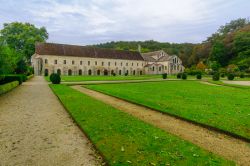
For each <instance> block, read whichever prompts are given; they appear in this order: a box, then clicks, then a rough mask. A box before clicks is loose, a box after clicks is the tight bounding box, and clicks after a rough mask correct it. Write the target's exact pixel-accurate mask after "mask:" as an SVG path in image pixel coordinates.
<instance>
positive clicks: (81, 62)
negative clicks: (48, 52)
mask: <svg viewBox="0 0 250 166" xmlns="http://www.w3.org/2000/svg"><path fill="white" fill-rule="evenodd" d="M44 63H45V64H48V63H49V62H48V59H45V61H44ZM57 63H58V62H57V60H54V64H55V65H56V64H57ZM63 64H67V61H66V60H63ZM71 64H72V65H74V64H75V61H74V60H72V61H71ZM79 64H80V65H83V61H80V62H79ZM90 64H91V62H90V61H88V66H90ZM119 64H120V66H123V65H126V66H128V65H129V63H128V62H127V63H123V62H121V63H119ZM119 64H118V63H117V62H115V66H117V65H119ZM95 65H96V66H97V65H98V62H97V61H95ZM101 65H102V66H104V65H105V63H104V62H101ZM110 65H111V62H108V66H110ZM134 65H136V66H139V63H133V62H132V63H131V66H134ZM141 65H142V66H143V63H142V64H141Z"/></svg>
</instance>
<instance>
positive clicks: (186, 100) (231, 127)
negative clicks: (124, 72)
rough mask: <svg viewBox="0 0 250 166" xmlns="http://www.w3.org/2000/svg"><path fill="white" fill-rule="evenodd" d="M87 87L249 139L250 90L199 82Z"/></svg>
mask: <svg viewBox="0 0 250 166" xmlns="http://www.w3.org/2000/svg"><path fill="white" fill-rule="evenodd" d="M86 87H88V88H90V89H93V90H97V91H101V92H104V93H106V94H110V95H112V96H116V97H119V98H123V99H125V100H128V101H132V102H135V103H138V104H142V105H145V106H148V107H151V108H153V109H156V110H159V111H162V112H167V113H170V114H173V115H177V116H179V117H183V118H185V119H188V120H192V121H195V122H198V123H202V124H206V125H209V126H212V127H216V128H218V129H222V130H224V131H229V132H231V133H234V134H236V135H239V136H242V137H245V138H248V139H249V138H250V120H249V119H250V90H249V89H243V88H234V87H228V86H212V85H204V84H201V83H199V82H198V81H167V82H157V83H133V84H129V83H127V84H111V85H110V84H103V85H86Z"/></svg>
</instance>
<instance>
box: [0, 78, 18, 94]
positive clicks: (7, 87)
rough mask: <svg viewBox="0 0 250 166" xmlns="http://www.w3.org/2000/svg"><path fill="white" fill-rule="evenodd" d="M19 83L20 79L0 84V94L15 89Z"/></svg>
mask: <svg viewBox="0 0 250 166" xmlns="http://www.w3.org/2000/svg"><path fill="white" fill-rule="evenodd" d="M18 85H19V82H18V81H13V82H9V83H6V84H3V85H0V95H1V94H4V93H6V92H8V91H10V90H12V89H14V88H15V87H17V86H18Z"/></svg>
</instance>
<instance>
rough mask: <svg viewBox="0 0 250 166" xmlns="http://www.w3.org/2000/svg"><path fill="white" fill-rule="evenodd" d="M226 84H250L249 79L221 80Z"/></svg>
mask: <svg viewBox="0 0 250 166" xmlns="http://www.w3.org/2000/svg"><path fill="white" fill-rule="evenodd" d="M223 82H224V83H226V84H236V85H243V86H250V81H223Z"/></svg>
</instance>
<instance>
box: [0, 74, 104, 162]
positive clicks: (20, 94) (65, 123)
mask: <svg viewBox="0 0 250 166" xmlns="http://www.w3.org/2000/svg"><path fill="white" fill-rule="evenodd" d="M5 165H8V166H9V165H22V166H23V165H25V166H26V165H39V166H49V165H64V166H65V165H69V166H73V165H77V166H78V165H84V166H92V165H101V159H100V157H99V156H98V155H97V153H96V152H95V150H94V149H93V147H92V145H91V143H90V142H89V140H88V139H87V138H86V136H85V135H84V134H83V132H82V131H81V130H80V129H79V128H78V127H77V125H76V124H75V123H74V122H73V120H72V119H71V118H70V116H69V115H68V113H67V111H66V110H65V109H64V108H63V107H62V105H61V103H60V102H59V100H58V99H57V97H56V96H55V95H54V94H53V92H52V91H51V89H50V88H49V86H48V84H47V82H46V81H45V80H44V78H43V77H34V78H32V79H31V80H30V81H28V82H25V83H23V85H21V86H19V87H17V88H15V89H14V90H12V91H11V92H9V93H7V94H5V95H2V96H0V166H5Z"/></svg>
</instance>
